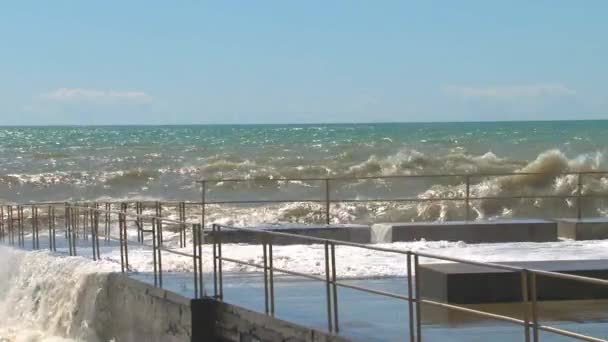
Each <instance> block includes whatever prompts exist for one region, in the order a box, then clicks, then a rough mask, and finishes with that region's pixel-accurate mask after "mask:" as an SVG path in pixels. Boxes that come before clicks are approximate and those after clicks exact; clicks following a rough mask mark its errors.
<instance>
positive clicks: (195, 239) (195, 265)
mask: <svg viewBox="0 0 608 342" xmlns="http://www.w3.org/2000/svg"><path fill="white" fill-rule="evenodd" d="M197 243H198V230H197V229H196V225H194V224H193V225H192V271H193V273H194V299H198V298H199V296H198V293H199V291H198V250H197V248H196V245H197ZM202 285H203V284H201V286H202Z"/></svg>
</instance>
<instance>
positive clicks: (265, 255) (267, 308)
mask: <svg viewBox="0 0 608 342" xmlns="http://www.w3.org/2000/svg"><path fill="white" fill-rule="evenodd" d="M262 249H263V252H262V258H263V262H264V312H265V313H266V314H267V315H268V314H269V313H270V304H269V302H270V301H269V299H268V297H269V296H268V252H267V249H266V242H264V243H262Z"/></svg>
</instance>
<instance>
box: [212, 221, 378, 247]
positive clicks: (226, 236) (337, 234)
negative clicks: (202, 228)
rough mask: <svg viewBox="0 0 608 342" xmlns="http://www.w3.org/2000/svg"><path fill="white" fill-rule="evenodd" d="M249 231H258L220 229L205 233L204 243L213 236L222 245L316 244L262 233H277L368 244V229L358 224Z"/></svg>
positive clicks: (298, 226) (263, 227) (279, 227)
mask: <svg viewBox="0 0 608 342" xmlns="http://www.w3.org/2000/svg"><path fill="white" fill-rule="evenodd" d="M251 229H256V230H259V231H260V233H257V232H249V231H242V230H235V229H230V228H222V230H221V232H220V233H219V234H218V233H213V232H211V231H208V232H207V238H206V239H205V242H206V243H211V242H213V238H214V236H217V237H219V238H221V240H222V243H248V244H260V243H263V242H272V243H273V244H275V245H294V244H312V243H318V242H315V241H310V240H307V239H301V238H297V237H290V236H276V235H274V236H271V235H269V234H263V233H262V232H264V231H268V232H279V233H289V234H297V235H301V236H308V237H316V238H321V239H330V240H339V241H348V242H355V243H369V242H370V237H371V233H370V227H369V226H367V225H358V224H339V225H316V226H313V225H275V226H258V227H253V228H251Z"/></svg>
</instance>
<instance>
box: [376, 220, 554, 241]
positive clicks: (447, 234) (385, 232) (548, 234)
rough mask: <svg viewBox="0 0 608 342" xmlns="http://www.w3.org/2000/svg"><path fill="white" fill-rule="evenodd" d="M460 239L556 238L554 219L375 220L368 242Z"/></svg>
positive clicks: (552, 239)
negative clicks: (389, 221)
mask: <svg viewBox="0 0 608 342" xmlns="http://www.w3.org/2000/svg"><path fill="white" fill-rule="evenodd" d="M422 239H424V240H427V241H464V242H467V243H497V242H525V241H531V242H548V241H557V223H556V222H554V221H548V220H536V219H530V220H496V221H449V222H406V223H378V224H374V225H373V226H372V227H371V242H372V243H390V242H396V241H417V240H422Z"/></svg>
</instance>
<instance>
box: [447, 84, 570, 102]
mask: <svg viewBox="0 0 608 342" xmlns="http://www.w3.org/2000/svg"><path fill="white" fill-rule="evenodd" d="M444 91H445V92H446V93H448V94H450V95H455V96H458V97H461V98H465V99H495V100H509V99H520V98H540V97H548V96H570V95H574V94H576V91H575V90H573V89H571V88H568V87H566V86H564V85H562V84H553V83H544V84H542V83H541V84H520V85H507V86H485V87H473V86H463V85H450V86H447V87H445V88H444Z"/></svg>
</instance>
